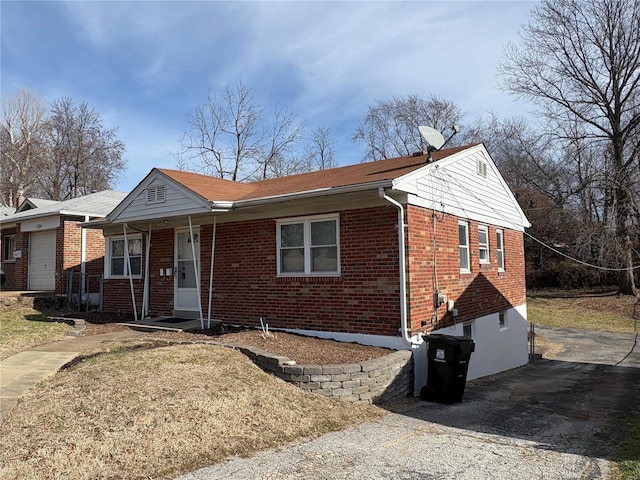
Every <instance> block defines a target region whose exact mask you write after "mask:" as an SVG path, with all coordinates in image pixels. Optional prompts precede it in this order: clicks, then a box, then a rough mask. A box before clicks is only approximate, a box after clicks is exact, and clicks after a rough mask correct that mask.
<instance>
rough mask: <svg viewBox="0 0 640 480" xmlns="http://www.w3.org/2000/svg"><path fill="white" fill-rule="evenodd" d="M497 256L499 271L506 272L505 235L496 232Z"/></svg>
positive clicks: (501, 232) (500, 231)
mask: <svg viewBox="0 0 640 480" xmlns="http://www.w3.org/2000/svg"><path fill="white" fill-rule="evenodd" d="M496 254H497V257H498V271H499V272H504V233H503V231H502V230H496Z"/></svg>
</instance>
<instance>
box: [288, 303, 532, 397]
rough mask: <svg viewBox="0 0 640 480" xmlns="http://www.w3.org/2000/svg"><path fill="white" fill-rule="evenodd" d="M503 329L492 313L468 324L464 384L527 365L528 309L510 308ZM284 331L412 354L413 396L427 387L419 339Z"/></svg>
mask: <svg viewBox="0 0 640 480" xmlns="http://www.w3.org/2000/svg"><path fill="white" fill-rule="evenodd" d="M504 316H505V325H504V326H500V323H499V315H498V313H494V314H491V315H487V316H484V317H480V318H477V319H475V320H473V321H472V322H471V337H472V338H473V341H474V342H475V351H474V352H473V353H472V354H471V358H470V359H469V370H468V372H467V380H472V379H474V378H479V377H484V376H487V375H493V374H494V373H498V372H503V371H505V370H510V369H512V368H516V367H520V366H522V365H525V364H526V363H527V362H528V361H529V351H528V343H527V305H526V304H524V305H520V306H517V307H513V308H510V309H509V310H506V311H505V312H504ZM284 331H288V332H293V333H298V334H300V335H307V336H310V337H318V338H330V339H333V340H338V341H341V342H355V343H360V344H362V345H372V346H375V347H386V348H393V349H395V350H409V349H411V350H413V361H414V372H415V381H414V386H413V387H414V388H413V391H414V395H416V396H419V395H420V389H421V388H422V387H423V386H424V385H426V383H427V370H428V368H427V366H428V360H427V345H428V344H427V342H421V338H420V337H419V336H416V337H413V338H412V340H415V341H416V343H417V344H416V345H409V344H408V343H407V342H405V341H404V340H403V339H402V337H388V336H384V335H363V334H356V333H341V332H321V331H317V330H298V329H284ZM462 332H463V324H458V325H454V326H451V327H447V328H441V329H439V330H435V331H434V332H433V333H439V334H440V333H441V334H445V335H453V336H456V337H461V336H463V333H462Z"/></svg>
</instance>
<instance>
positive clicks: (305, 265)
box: [276, 215, 340, 276]
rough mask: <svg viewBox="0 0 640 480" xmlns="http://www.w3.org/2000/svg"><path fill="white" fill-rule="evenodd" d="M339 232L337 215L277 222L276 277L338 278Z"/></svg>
mask: <svg viewBox="0 0 640 480" xmlns="http://www.w3.org/2000/svg"><path fill="white" fill-rule="evenodd" d="M339 230H340V222H339V217H338V216H337V215H332V216H322V217H305V218H295V219H287V220H280V221H278V222H277V232H276V234H277V243H278V275H281V276H330V275H340V231H339Z"/></svg>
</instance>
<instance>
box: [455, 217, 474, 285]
mask: <svg viewBox="0 0 640 480" xmlns="http://www.w3.org/2000/svg"><path fill="white" fill-rule="evenodd" d="M458 244H459V246H460V271H461V272H463V273H469V272H470V271H471V268H470V261H469V224H468V223H467V222H463V221H459V222H458Z"/></svg>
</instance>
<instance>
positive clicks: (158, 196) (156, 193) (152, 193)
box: [147, 185, 167, 205]
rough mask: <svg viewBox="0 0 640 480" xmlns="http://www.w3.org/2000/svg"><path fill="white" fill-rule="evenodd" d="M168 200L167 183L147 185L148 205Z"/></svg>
mask: <svg viewBox="0 0 640 480" xmlns="http://www.w3.org/2000/svg"><path fill="white" fill-rule="evenodd" d="M166 200H167V187H166V186H165V185H151V186H150V187H147V205H153V204H155V203H164V202H165V201H166Z"/></svg>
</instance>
